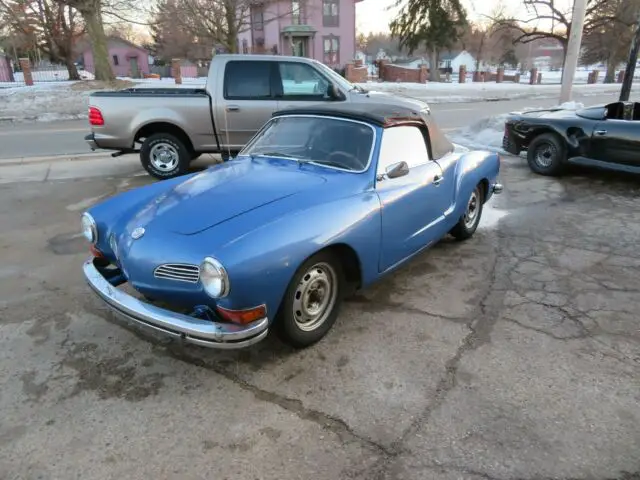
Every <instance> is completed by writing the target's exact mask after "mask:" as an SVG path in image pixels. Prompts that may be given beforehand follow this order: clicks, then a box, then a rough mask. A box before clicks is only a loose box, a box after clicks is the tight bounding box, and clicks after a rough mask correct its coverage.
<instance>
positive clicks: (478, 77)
mask: <svg viewBox="0 0 640 480" xmlns="http://www.w3.org/2000/svg"><path fill="white" fill-rule="evenodd" d="M481 77H482V72H473V81H474V82H481V81H482V79H481Z"/></svg>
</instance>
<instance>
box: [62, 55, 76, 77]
mask: <svg viewBox="0 0 640 480" xmlns="http://www.w3.org/2000/svg"><path fill="white" fill-rule="evenodd" d="M64 63H65V64H66V66H67V72H69V80H80V75H79V74H78V69H77V68H76V64H75V63H73V58H70V56H66V57H65V59H64Z"/></svg>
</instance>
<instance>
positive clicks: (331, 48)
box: [322, 35, 340, 65]
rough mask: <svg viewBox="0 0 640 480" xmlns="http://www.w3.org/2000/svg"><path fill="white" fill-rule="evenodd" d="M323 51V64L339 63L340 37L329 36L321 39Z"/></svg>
mask: <svg viewBox="0 0 640 480" xmlns="http://www.w3.org/2000/svg"><path fill="white" fill-rule="evenodd" d="M322 44H323V50H324V58H323V60H324V63H325V64H327V65H337V64H339V63H340V37H335V36H333V35H332V36H329V37H323V38H322Z"/></svg>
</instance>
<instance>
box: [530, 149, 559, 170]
mask: <svg viewBox="0 0 640 480" xmlns="http://www.w3.org/2000/svg"><path fill="white" fill-rule="evenodd" d="M556 154H557V150H556V147H555V146H554V145H551V144H550V143H545V144H543V145H540V146H539V147H538V148H537V149H536V154H535V161H536V163H537V164H538V166H540V167H542V168H549V167H550V166H551V164H552V163H553V159H554V158H555V156H556Z"/></svg>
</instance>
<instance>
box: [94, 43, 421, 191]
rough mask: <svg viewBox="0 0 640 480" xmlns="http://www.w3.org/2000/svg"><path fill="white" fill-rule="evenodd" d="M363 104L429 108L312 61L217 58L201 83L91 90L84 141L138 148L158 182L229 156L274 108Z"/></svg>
mask: <svg viewBox="0 0 640 480" xmlns="http://www.w3.org/2000/svg"><path fill="white" fill-rule="evenodd" d="M367 101H371V102H374V103H391V104H394V105H397V106H398V107H404V108H411V109H414V110H416V111H420V110H428V105H427V104H426V103H425V102H422V101H419V100H416V99H412V98H409V97H402V96H397V95H388V94H385V93H380V92H372V91H367V90H365V89H363V88H361V87H359V86H357V85H354V84H352V83H350V82H348V81H347V80H346V79H345V78H343V77H342V76H341V75H339V74H338V73H336V72H335V71H334V70H332V69H331V68H329V67H327V66H326V65H324V64H322V63H320V62H318V61H316V60H313V59H309V58H303V57H287V56H280V55H277V56H276V55H244V54H242V55H240V54H229V55H216V56H215V57H214V58H213V60H212V62H211V65H210V67H209V74H208V77H207V81H206V85H204V87H201V88H179V87H175V88H166V87H165V88H130V89H124V90H116V91H102V92H95V93H93V94H91V96H90V97H89V123H90V125H91V133H90V134H89V135H87V136H86V137H85V140H86V141H87V143H88V144H89V146H90V147H91V148H92V149H94V150H95V149H107V150H115V153H113V156H118V155H122V154H127V153H136V152H139V153H140V160H141V162H142V165H143V167H144V168H145V169H146V170H147V172H149V174H151V175H152V176H154V177H156V178H160V179H164V178H171V177H176V176H179V175H182V174H184V173H186V172H187V170H188V167H189V164H190V163H191V162H192V161H193V160H195V159H196V158H198V157H199V156H200V155H201V154H202V153H218V154H221V155H222V157H223V160H227V159H229V158H231V157H233V156H235V155H236V154H237V152H239V151H240V150H241V149H242V147H244V145H245V144H247V143H248V141H249V140H250V139H251V138H252V137H253V136H254V135H255V133H256V132H257V131H258V130H259V129H260V128H261V127H262V126H263V125H264V124H265V123H266V121H267V120H268V119H269V118H270V117H271V115H272V114H273V113H274V112H275V111H278V110H285V109H289V108H300V107H311V106H318V105H320V104H327V103H329V102H347V103H348V102H367Z"/></svg>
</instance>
